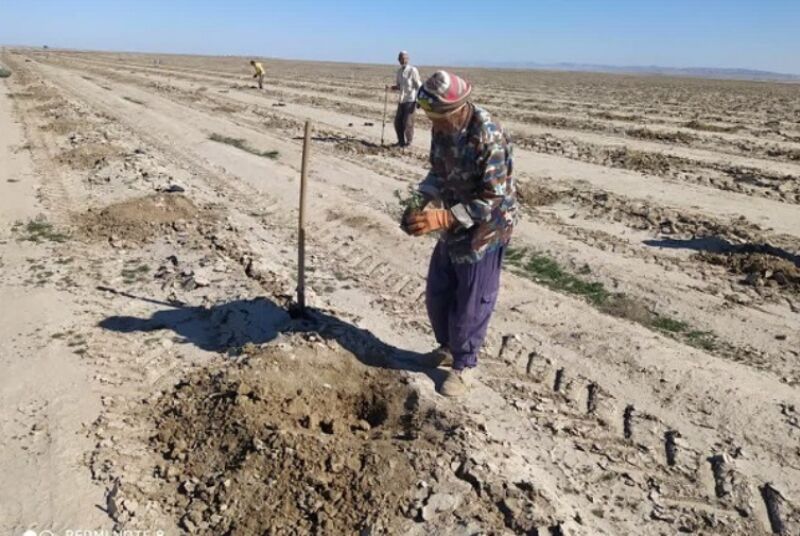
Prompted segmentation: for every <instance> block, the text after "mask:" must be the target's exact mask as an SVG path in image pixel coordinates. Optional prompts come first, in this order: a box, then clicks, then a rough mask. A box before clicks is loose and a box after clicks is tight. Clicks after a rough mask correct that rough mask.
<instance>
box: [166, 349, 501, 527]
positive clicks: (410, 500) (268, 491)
mask: <svg viewBox="0 0 800 536" xmlns="http://www.w3.org/2000/svg"><path fill="white" fill-rule="evenodd" d="M287 346H288V345H286V344H278V345H276V346H271V347H269V349H267V350H265V351H259V352H258V353H257V354H256V355H251V356H249V357H247V358H246V359H245V360H244V362H243V363H240V364H237V365H230V364H229V365H222V366H219V367H217V368H215V369H210V370H203V371H202V372H201V373H199V374H197V375H195V376H194V377H192V378H190V379H189V380H187V381H185V382H182V383H180V384H179V385H177V386H176V388H175V390H174V392H170V393H168V394H166V395H165V396H164V397H163V398H162V400H161V401H160V402H159V403H158V404H157V405H156V406H155V408H154V410H155V415H154V419H155V424H156V429H157V430H158V432H157V433H156V434H155V435H154V436H153V437H152V440H151V446H152V448H153V449H154V450H155V451H156V452H158V453H160V454H161V455H162V456H163V462H162V463H161V465H160V466H159V467H158V468H157V469H156V471H157V473H158V475H159V476H161V477H163V479H164V482H165V483H164V486H165V489H164V493H165V495H164V497H163V498H162V505H163V506H164V507H165V510H167V511H170V512H171V513H172V514H173V515H174V517H175V518H176V519H177V520H178V523H179V524H180V526H181V527H182V528H183V529H184V530H186V531H188V532H200V533H207V534H243V535H244V534H247V535H249V534H359V533H360V534H407V533H410V532H409V531H411V530H412V528H413V527H415V526H416V527H420V526H422V525H423V524H424V523H429V524H430V523H432V524H431V525H429V528H432V527H434V526H436V527H439V528H440V529H441V531H440V532H439V533H448V534H459V533H465V532H463V531H465V530H467V526H468V525H469V526H475V524H477V526H483V527H488V528H492V527H494V528H497V529H501V528H502V527H503V526H504V521H503V518H502V515H501V513H500V512H499V511H498V510H497V508H496V507H495V505H494V504H492V502H491V501H489V500H487V499H486V498H484V499H483V500H482V499H481V498H479V497H478V496H477V495H476V492H475V490H473V489H472V487H471V486H470V484H467V483H466V482H464V481H463V480H460V479H458V478H456V476H455V471H456V469H457V468H458V467H459V466H460V465H461V463H462V461H461V460H460V459H459V458H458V456H459V452H460V451H461V450H462V449H463V446H462V445H463V442H462V441H461V440H460V439H459V434H458V433H457V430H458V427H455V426H453V425H451V424H449V423H448V422H447V421H446V420H445V419H444V418H443V417H442V416H441V415H440V414H439V413H438V412H436V411H434V410H430V409H428V410H426V409H425V408H422V407H420V403H419V401H418V397H417V393H416V392H415V391H414V390H412V389H411V388H410V387H409V386H408V385H407V384H406V383H405V382H404V381H403V378H402V377H401V376H400V375H398V374H397V373H394V372H390V371H387V370H384V369H375V368H369V367H367V366H365V365H362V364H361V363H360V362H358V361H357V360H356V359H355V358H354V356H352V354H350V353H349V352H346V351H344V350H341V349H340V348H339V349H334V350H331V349H330V348H329V347H328V346H327V345H325V344H323V343H314V344H306V345H303V346H293V347H291V348H288V347H287ZM282 347H283V348H282ZM437 519H438V521H437ZM445 527H447V528H445ZM459 527H460V528H459ZM426 530H428V529H426ZM459 531H461V532H459ZM468 532H470V533H472V532H473V531H471V530H470V531H468ZM417 533H418V531H417Z"/></svg>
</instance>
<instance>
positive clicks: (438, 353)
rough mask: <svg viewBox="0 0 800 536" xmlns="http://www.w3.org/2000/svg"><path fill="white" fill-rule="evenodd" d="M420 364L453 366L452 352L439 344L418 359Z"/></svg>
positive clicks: (428, 366)
mask: <svg viewBox="0 0 800 536" xmlns="http://www.w3.org/2000/svg"><path fill="white" fill-rule="evenodd" d="M420 364H421V365H422V366H424V367H427V368H437V367H441V366H445V367H452V366H453V354H451V353H450V350H448V349H447V348H445V347H444V346H440V347H439V348H437V349H436V350H434V351H432V352H428V353H427V354H425V355H424V356H422V358H421V359H420Z"/></svg>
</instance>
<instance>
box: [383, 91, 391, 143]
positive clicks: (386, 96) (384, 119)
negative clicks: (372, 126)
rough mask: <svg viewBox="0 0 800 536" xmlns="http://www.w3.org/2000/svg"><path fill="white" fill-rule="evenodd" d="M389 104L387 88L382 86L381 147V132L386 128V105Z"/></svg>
mask: <svg viewBox="0 0 800 536" xmlns="http://www.w3.org/2000/svg"><path fill="white" fill-rule="evenodd" d="M388 105H389V88H388V87H384V88H383V121H382V122H381V147H383V132H384V131H385V130H386V107H387V106H388Z"/></svg>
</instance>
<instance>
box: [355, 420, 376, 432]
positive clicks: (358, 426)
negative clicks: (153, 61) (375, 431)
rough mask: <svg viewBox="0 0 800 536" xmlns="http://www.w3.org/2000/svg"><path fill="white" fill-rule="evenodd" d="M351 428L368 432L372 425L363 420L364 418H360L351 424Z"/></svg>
mask: <svg viewBox="0 0 800 536" xmlns="http://www.w3.org/2000/svg"><path fill="white" fill-rule="evenodd" d="M353 430H360V431H363V432H369V431H370V430H372V426H371V425H370V424H369V423H368V422H367V421H365V420H364V419H360V420H359V421H358V422H356V423H355V424H354V425H353Z"/></svg>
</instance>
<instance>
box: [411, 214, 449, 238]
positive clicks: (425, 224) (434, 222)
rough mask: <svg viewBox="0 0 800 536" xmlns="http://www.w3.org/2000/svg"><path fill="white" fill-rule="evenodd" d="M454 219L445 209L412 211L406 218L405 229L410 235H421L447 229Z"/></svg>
mask: <svg viewBox="0 0 800 536" xmlns="http://www.w3.org/2000/svg"><path fill="white" fill-rule="evenodd" d="M454 221H455V218H453V215H452V214H451V213H450V211H449V210H446V209H433V210H426V211H423V212H413V213H411V214H409V215H408V217H407V218H406V231H407V232H408V234H410V235H414V236H422V235H424V234H428V233H432V232H433V231H438V230H440V229H448V228H450V227H451V226H452V225H453V222H454Z"/></svg>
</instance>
